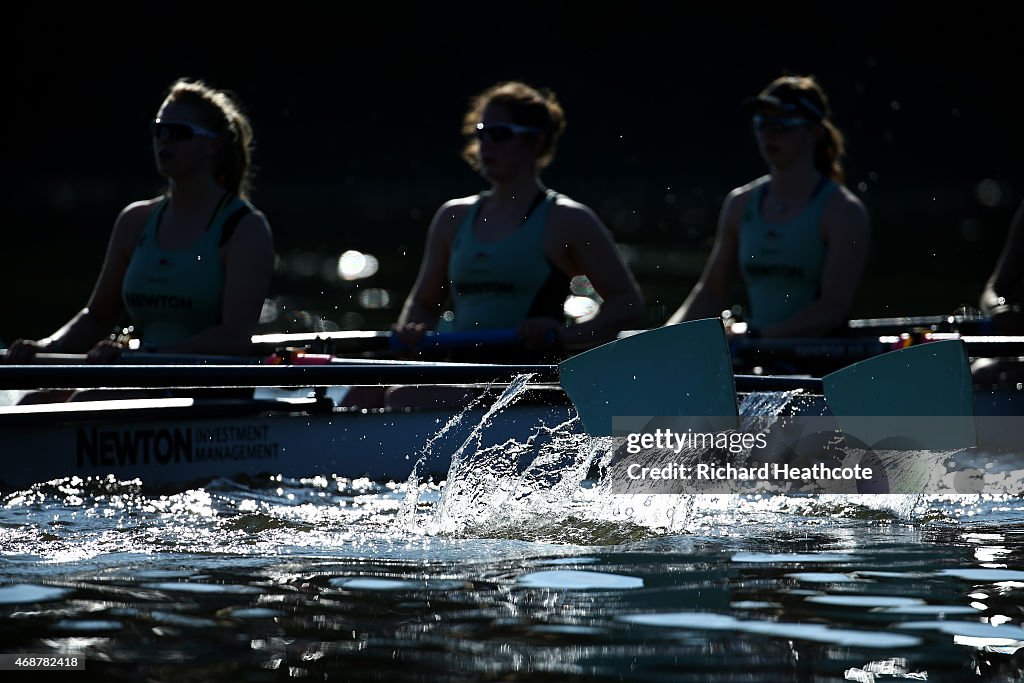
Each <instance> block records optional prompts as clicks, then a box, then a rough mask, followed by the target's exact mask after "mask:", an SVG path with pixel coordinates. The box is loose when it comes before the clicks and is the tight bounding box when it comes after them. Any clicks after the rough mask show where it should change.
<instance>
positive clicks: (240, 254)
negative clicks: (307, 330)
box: [4, 79, 274, 400]
mask: <svg viewBox="0 0 1024 683" xmlns="http://www.w3.org/2000/svg"><path fill="white" fill-rule="evenodd" d="M151 132H152V142H153V153H154V156H155V158H156V167H157V171H158V172H159V173H160V175H162V176H163V177H164V178H166V179H167V182H168V186H167V189H166V191H165V192H164V193H163V194H162V195H160V196H158V197H155V198H153V199H147V200H143V201H138V202H134V203H132V204H129V205H128V206H127V207H125V208H124V210H122V211H121V214H120V215H119V216H118V217H117V221H116V222H115V223H114V228H113V232H112V235H111V237H110V242H109V245H108V248H107V254H106V259H105V260H104V263H103V268H102V270H101V271H100V275H99V279H98V280H97V282H96V285H95V288H94V289H93V292H92V295H91V296H90V297H89V301H88V303H87V304H86V306H85V307H84V308H83V309H82V310H81V311H79V312H78V313H77V314H76V315H75V316H74V317H73V318H72V319H71V320H70V321H68V322H67V323H66V324H64V325H63V326H62V327H61V328H60V329H59V330H57V331H56V332H54V333H53V334H51V335H50V336H49V337H47V338H45V339H42V340H39V341H34V340H27V339H19V340H17V341H15V342H14V343H13V344H12V345H11V347H10V349H8V351H7V354H6V356H5V359H4V360H5V361H6V362H8V363H27V362H31V361H32V359H33V357H34V356H35V354H36V353H37V352H40V351H46V352H51V353H83V352H88V358H89V360H90V361H92V362H109V361H111V360H113V359H115V358H116V357H117V356H118V355H119V354H120V352H121V350H122V349H124V348H126V347H127V344H126V340H124V339H118V338H116V337H115V336H114V335H111V334H110V333H111V330H112V329H114V328H115V326H116V325H117V324H118V321H119V320H121V319H122V316H123V315H124V314H127V316H128V318H129V319H130V326H131V327H132V328H133V329H134V331H135V333H136V335H140V336H141V344H142V348H143V349H144V350H147V351H151V352H166V353H179V354H180V353H190V354H191V353H205V354H224V355H231V354H246V353H248V351H249V345H250V337H251V335H252V333H253V330H254V329H255V328H256V325H257V323H258V322H259V316H260V311H261V309H262V307H263V299H264V297H265V296H266V294H267V291H268V289H269V286H270V279H271V275H272V272H273V263H274V247H273V240H272V238H271V233H270V226H269V224H268V223H267V219H266V218H265V217H264V216H263V214H262V213H260V212H259V211H258V210H257V209H256V208H255V207H254V206H253V205H252V204H250V203H249V201H248V196H249V187H250V183H251V180H252V169H251V166H250V163H249V161H250V157H251V152H252V149H251V148H252V139H253V133H252V127H251V125H250V124H249V121H248V119H247V118H246V116H245V115H244V114H243V113H242V110H241V107H240V105H239V103H238V102H237V101H236V100H235V99H234V98H232V97H231V96H229V95H228V94H227V93H226V92H223V91H219V90H215V89H213V88H211V87H210V86H208V85H206V84H205V83H203V82H202V81H188V80H184V79H182V80H178V81H176V82H175V83H174V84H172V85H171V87H170V89H169V90H168V92H167V95H166V97H165V99H164V101H163V103H162V104H161V106H160V109H159V111H158V112H157V114H156V117H155V119H154V120H153V121H152V123H151ZM108 335H110V336H109V337H108ZM66 397H67V395H66V394H65V395H63V396H61V397H57V396H53V395H50V396H48V397H37V398H39V399H46V400H54V399H56V398H66Z"/></svg>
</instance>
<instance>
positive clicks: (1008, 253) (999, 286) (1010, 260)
mask: <svg viewBox="0 0 1024 683" xmlns="http://www.w3.org/2000/svg"><path fill="white" fill-rule="evenodd" d="M1022 283H1024V202H1021V204H1020V206H1019V207H1017V212H1016V213H1015V214H1014V216H1013V221H1012V222H1011V223H1010V231H1009V233H1008V234H1007V235H1006V243H1005V244H1004V245H1003V251H1002V253H1001V254H1000V255H999V260H998V261H997V262H996V267H995V270H993V271H992V275H991V277H989V279H988V282H987V283H985V292H984V294H983V295H982V297H981V309H982V311H984V312H985V313H987V314H989V315H992V314H993V312H997V313H999V312H1002V309H1001V308H1000V307H1001V306H1006V305H1007V304H1010V305H1012V303H1013V301H1012V296H1013V295H1014V293H1015V291H1016V290H1017V289H1019V288H1020V287H1021V285H1022ZM1000 298H1002V299H1003V301H1002V302H1001V303H1000V301H999V300H1000Z"/></svg>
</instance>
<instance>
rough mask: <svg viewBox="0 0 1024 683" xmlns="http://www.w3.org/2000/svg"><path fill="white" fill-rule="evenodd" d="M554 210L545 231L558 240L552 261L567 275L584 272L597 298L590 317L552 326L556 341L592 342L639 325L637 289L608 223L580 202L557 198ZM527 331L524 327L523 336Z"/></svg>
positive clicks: (641, 310) (640, 306)
mask: <svg viewBox="0 0 1024 683" xmlns="http://www.w3.org/2000/svg"><path fill="white" fill-rule="evenodd" d="M556 210H557V212H558V214H557V215H558V221H557V222H556V223H554V224H553V226H552V227H553V228H554V229H553V230H551V233H550V234H551V238H552V240H553V241H555V242H556V244H555V247H556V249H557V247H559V246H561V249H560V250H558V251H561V254H560V256H561V258H556V259H554V260H555V262H556V264H557V265H559V267H561V268H562V269H563V270H565V271H566V272H568V273H569V274H570V275H573V276H576V275H585V276H586V277H587V279H588V280H589V281H590V284H591V285H593V287H594V289H595V291H596V292H597V293H598V295H599V296H600V297H601V299H602V300H603V301H602V303H601V308H600V310H599V311H598V313H597V315H595V316H594V317H593V318H592V319H590V320H588V321H587V322H585V323H580V324H578V325H573V326H572V327H569V328H560V329H559V330H558V333H559V335H560V336H561V341H562V345H563V346H564V347H566V348H580V347H587V346H593V345H594V344H598V343H601V342H605V341H609V340H611V339H614V338H615V337H616V335H617V334H618V333H619V332H620V331H622V330H625V329H629V328H631V327H639V326H640V325H642V324H643V322H644V317H645V316H644V313H645V309H644V298H643V295H642V294H641V292H640V287H639V286H638V285H637V283H636V279H635V278H634V277H633V273H632V272H631V271H630V270H629V267H628V266H627V265H626V262H625V261H624V260H623V259H622V255H621V254H620V253H619V250H618V249H617V248H616V247H615V242H614V240H613V239H612V235H611V233H610V232H609V230H608V228H606V227H605V226H604V224H603V223H601V220H600V219H599V218H598V217H597V215H596V214H595V213H594V212H593V211H592V210H591V209H590V208H588V207H586V206H584V205H582V204H577V203H575V202H572V203H570V204H567V205H561V204H559V205H558V206H557V207H556ZM556 253H557V252H556ZM528 324H529V321H527V325H528ZM529 336H530V335H529V334H528V333H524V337H525V338H527V340H528V341H529Z"/></svg>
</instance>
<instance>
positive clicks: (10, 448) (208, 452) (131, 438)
mask: <svg viewBox="0 0 1024 683" xmlns="http://www.w3.org/2000/svg"><path fill="white" fill-rule="evenodd" d="M182 401H188V399H152V400H146V401H136V402H135V403H136V404H137V407H133V408H130V409H125V410H104V409H103V406H102V405H101V404H102V403H107V402H88V403H82V404H80V406H76V408H77V409H76V410H73V411H62V412H60V413H49V414H48V413H45V412H36V413H31V414H24V413H22V414H12V412H11V409H0V443H2V445H0V458H2V461H3V462H4V463H5V465H4V468H3V472H2V476H0V486H2V487H3V490H11V489H20V488H24V487H26V486H30V485H32V484H34V483H38V482H45V481H49V480H52V479H55V478H62V477H70V476H77V477H83V478H84V477H106V476H107V475H113V476H114V477H116V478H117V479H118V480H130V479H135V478H138V479H141V480H142V482H143V483H144V484H145V485H146V486H153V487H164V486H180V485H185V484H189V483H194V482H202V481H207V480H210V479H213V478H217V477H237V476H256V475H260V474H264V473H267V474H273V475H278V474H280V475H284V476H286V477H313V476H332V475H337V476H343V477H347V478H357V477H368V478H370V479H373V480H376V481H389V480H404V479H406V478H407V477H408V476H409V473H410V472H411V471H412V468H413V465H414V464H415V463H416V461H417V460H418V459H419V458H420V456H421V455H424V454H427V456H428V457H425V458H424V464H423V465H422V466H421V470H420V474H421V475H426V474H431V475H439V476H443V475H444V474H445V473H446V472H447V470H448V467H449V464H450V462H451V454H452V452H454V448H453V447H452V446H451V444H453V443H456V442H457V444H461V443H462V442H464V441H465V440H466V439H467V438H469V437H470V435H471V432H472V430H473V429H474V428H475V427H476V426H477V425H478V424H479V423H480V420H481V418H482V417H483V415H484V412H483V410H481V409H474V410H470V411H467V412H466V414H465V415H464V416H463V417H462V419H461V421H459V422H458V423H457V424H454V425H453V426H451V427H450V428H449V429H448V431H447V432H446V433H445V434H444V437H443V444H441V443H439V444H438V445H437V447H436V448H435V449H434V450H435V451H438V452H430V451H429V449H428V448H427V445H428V441H430V440H431V439H432V438H433V437H435V435H436V434H437V433H438V431H439V430H441V428H442V427H444V426H445V425H446V424H447V423H448V422H449V421H450V420H452V417H453V415H452V414H451V413H442V412H439V411H423V412H409V413H406V412H370V413H363V412H360V411H338V410H319V409H316V408H315V407H314V406H303V405H292V406H284V405H276V406H274V409H273V410H264V409H260V406H259V405H257V404H255V402H234V403H216V402H199V401H197V402H194V403H192V404H191V405H188V404H186V403H183V402H182ZM5 411H6V414H4V412H5ZM573 415H574V411H573V410H572V407H571V406H570V405H568V404H564V403H563V404H561V405H555V406H539V405H529V406H512V407H511V408H508V409H506V410H503V411H501V412H500V413H498V414H496V415H495V416H494V418H493V419H492V420H491V421H490V422H489V426H488V428H487V429H486V430H484V431H483V433H482V436H481V438H482V443H483V444H484V445H491V444H496V443H502V442H504V441H507V440H508V439H523V438H524V437H525V436H526V435H527V434H529V432H530V430H533V429H535V428H537V426H538V425H539V424H545V425H547V426H551V427H553V426H555V425H558V424H560V423H562V422H565V421H567V420H569V419H571V417H572V416H573ZM455 448H457V446H456V447H455ZM443 449H451V450H448V452H441V451H442V450H443Z"/></svg>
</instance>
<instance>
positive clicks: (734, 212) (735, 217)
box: [718, 180, 758, 230]
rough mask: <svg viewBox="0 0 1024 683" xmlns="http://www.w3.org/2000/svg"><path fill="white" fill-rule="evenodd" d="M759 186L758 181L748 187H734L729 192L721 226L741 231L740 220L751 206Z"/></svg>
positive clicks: (721, 215) (722, 211)
mask: <svg viewBox="0 0 1024 683" xmlns="http://www.w3.org/2000/svg"><path fill="white" fill-rule="evenodd" d="M757 186H758V181H756V180H755V181H751V182H749V183H747V184H746V185H740V186H739V187H734V188H733V189H732V190H730V191H729V194H727V195H725V199H724V200H723V201H722V209H721V213H720V216H719V220H718V222H719V225H724V226H726V227H728V228H730V229H731V230H738V229H739V225H740V222H741V220H740V219H741V218H742V217H743V214H744V213H746V211H747V206H749V205H750V200H751V198H752V197H753V196H754V190H755V189H757Z"/></svg>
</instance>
